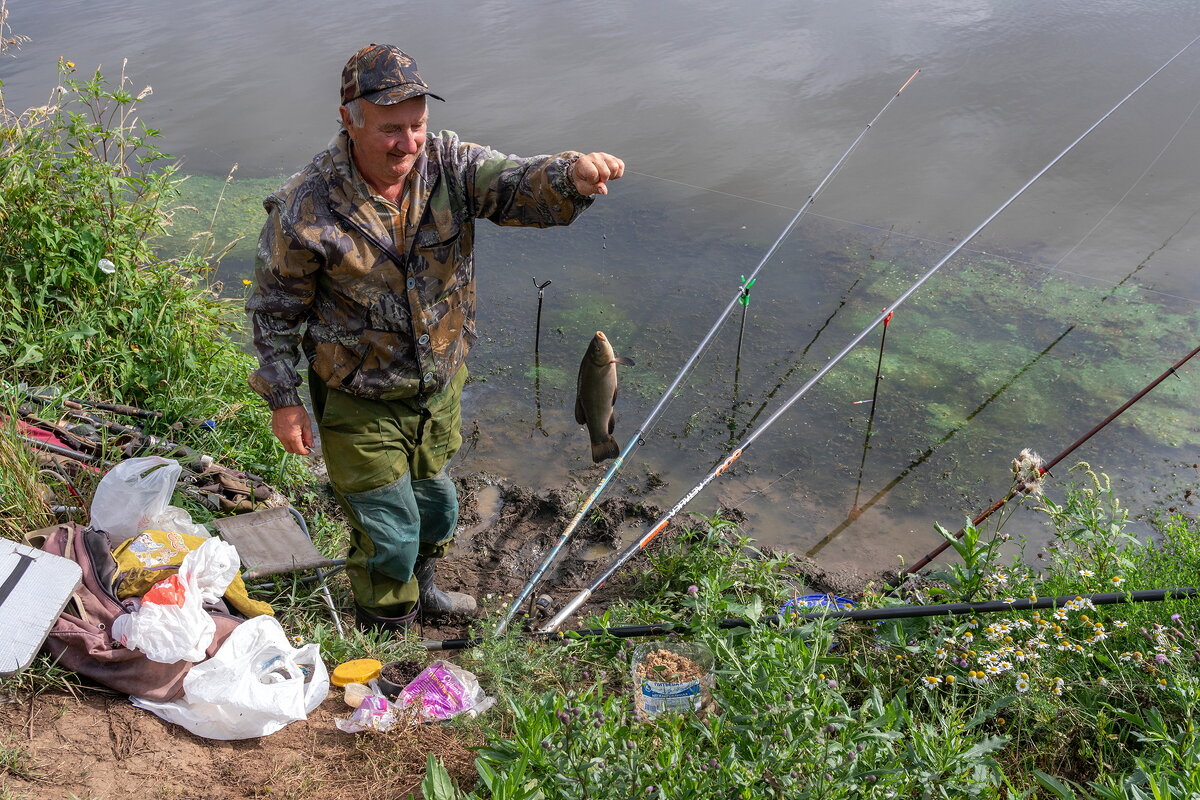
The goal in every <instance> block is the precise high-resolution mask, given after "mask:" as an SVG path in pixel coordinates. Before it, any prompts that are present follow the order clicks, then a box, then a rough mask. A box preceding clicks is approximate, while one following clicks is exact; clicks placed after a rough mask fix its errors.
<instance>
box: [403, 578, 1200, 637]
mask: <svg viewBox="0 0 1200 800" xmlns="http://www.w3.org/2000/svg"><path fill="white" fill-rule="evenodd" d="M1197 595H1200V589H1198V588H1195V587H1183V588H1178V589H1145V590H1139V591H1136V592H1099V593H1097V594H1090V595H1074V594H1065V595H1059V596H1057V597H1039V598H1037V599H1036V600H1032V599H1030V598H1021V599H1014V600H986V601H982V602H978V603H941V604H938V605H929V606H889V607H887V608H853V609H826V610H824V611H812V612H807V613H804V614H792V613H788V614H773V615H770V616H765V617H759V618H758V619H757V620H751V619H746V618H745V617H730V618H728V619H723V620H721V621H719V622H717V623H716V625H715V627H716V628H718V629H719V630H730V629H732V628H751V627H754V626H755V625H788V626H791V625H796V624H798V623H802V622H812V621H816V620H822V619H849V620H858V621H860V622H869V621H879V620H891V619H918V618H921V617H963V616H974V615H976V614H1002V613H1005V612H1008V613H1012V612H1014V611H1034V610H1039V609H1043V608H1054V609H1057V608H1061V607H1064V606H1067V605H1068V604H1069V603H1078V602H1079V601H1081V600H1085V601H1088V602H1090V603H1091V604H1092V605H1094V606H1107V605H1116V604H1124V603H1156V602H1163V601H1167V600H1187V599H1189V598H1193V597H1196V596H1197ZM694 631H695V625H694V624H693V623H689V622H659V623H649V624H644V625H615V626H612V627H608V628H581V629H579V630H574V631H560V632H548V631H531V632H528V633H526V634H525V635H526V636H528V637H529V638H531V639H535V640H542V641H567V640H568V639H577V638H585V637H592V636H612V637H616V638H618V639H633V638H636V637H640V636H666V635H669V634H672V633H688V632H694ZM481 642H483V637H480V636H476V637H473V638H463V639H445V640H443V641H438V640H436V639H426V640H425V641H423V642H421V646H422V647H424V648H425V649H426V650H465V649H467V648H470V647H474V646H476V645H478V644H480V643H481Z"/></svg>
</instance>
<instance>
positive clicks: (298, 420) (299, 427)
mask: <svg viewBox="0 0 1200 800" xmlns="http://www.w3.org/2000/svg"><path fill="white" fill-rule="evenodd" d="M271 433H273V434H275V438H276V439H278V440H279V442H280V444H282V445H283V449H284V450H287V451H288V452H289V453H295V454H296V455H298V456H306V455H308V454H309V453H310V452H312V446H313V435H312V421H311V420H310V419H309V418H308V411H306V410H305V408H304V406H284V407H283V408H277V409H275V410H274V411H272V412H271Z"/></svg>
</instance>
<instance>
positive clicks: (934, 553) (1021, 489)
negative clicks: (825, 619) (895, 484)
mask: <svg viewBox="0 0 1200 800" xmlns="http://www.w3.org/2000/svg"><path fill="white" fill-rule="evenodd" d="M1197 353H1200V347H1197V348H1195V349H1194V350H1192V351H1191V352H1190V353H1188V354H1187V355H1186V356H1184V357H1183V358H1181V359H1180V360H1179V361H1176V362H1175V364H1174V365H1173V366H1170V367H1168V368H1167V370H1166V371H1165V372H1164V373H1163V374H1161V375H1159V376H1158V377H1157V378H1155V379H1154V380H1153V381H1151V382H1150V383H1149V384H1148V385H1147V386H1145V387H1144V388H1143V389H1142V390H1141V391H1140V392H1138V393H1137V394H1135V395H1134V396H1133V397H1131V398H1129V399H1128V400H1126V401H1125V403H1124V404H1123V405H1122V406H1121V407H1120V408H1118V409H1117V410H1116V411H1114V412H1112V413H1111V414H1109V415H1108V416H1107V417H1105V418H1104V419H1103V420H1102V421H1101V422H1100V423H1098V424H1097V425H1095V426H1093V427H1092V429H1091V430H1089V431H1088V432H1087V433H1085V434H1084V435H1083V436H1080V437H1079V438H1078V439H1076V440H1075V441H1074V442H1072V443H1071V445H1070V446H1069V447H1067V449H1066V450H1063V451H1062V452H1061V453H1059V454H1058V455H1057V456H1055V457H1054V458H1052V459H1050V460H1049V461H1048V462H1046V463H1045V464H1043V465H1041V466H1038V467H1037V471H1038V473H1039V475H1047V474H1049V472H1050V470H1051V469H1053V468H1054V466H1055V465H1056V464H1058V463H1059V462H1060V461H1062V460H1063V459H1064V458H1066V457H1067V456H1069V455H1070V454H1071V453H1073V452H1074V451H1075V450H1076V449H1077V448H1079V447H1081V446H1082V445H1083V443H1084V442H1086V441H1087V440H1088V439H1091V438H1092V437H1093V436H1095V435H1096V434H1097V433H1099V432H1100V431H1101V430H1103V429H1104V427H1105V426H1106V425H1108V423H1110V422H1112V421H1113V420H1114V419H1116V418H1117V417H1119V416H1121V415H1122V414H1123V413H1125V411H1127V410H1128V409H1129V407H1130V406H1132V405H1133V404H1134V403H1136V402H1137V401H1138V400H1141V399H1142V398H1143V397H1145V396H1146V395H1147V394H1149V393H1150V392H1151V390H1153V389H1154V387H1155V386H1158V385H1159V384H1160V383H1162V382H1163V381H1165V380H1166V379H1167V378H1169V377H1170V376H1172V375H1175V374H1176V373H1177V372H1178V370H1179V368H1180V367H1182V366H1183V365H1184V364H1186V363H1187V362H1188V361H1190V360H1191V359H1192V358H1193V357H1194V356H1195V355H1196V354H1197ZM1027 491H1028V489H1027V488H1026V487H1025V485H1024V483H1021V482H1019V483H1018V484H1017V485H1015V486H1014V487H1013V488H1012V489H1010V490H1009V492H1008V494H1006V495H1005V496H1004V497H1002V498H1000V499H999V500H997V501H996V502H995V503H993V504H992V505H991V506H990V507H989V508H988V509H987V510H986V511H984V512H983V513H982V514H980V515H979V516H977V517H975V519H973V520H971V524H972V525H978V524H979V523H981V522H983V521H984V520H985V519H987V518H988V517H990V516H991V515H992V514H993V513H994V512H995V511H997V510H999V509H1000V508H1001V507H1002V506H1003V505H1004V504H1005V503H1007V502H1008V501H1009V500H1011V499H1013V498H1014V497H1016V496H1017V495H1018V494H1024V493H1026V492H1027ZM965 531H966V529H965V528H962V529H960V530H959V531H958V532H957V533H955V534H954V538H955V539H961V538H962V537H963V534H964V532H965ZM950 544H951V542H950V540H946V541H944V542H942V543H941V545H939V546H938V547H936V548H934V549H933V550H931V551H930V552H929V554H928V555H926V556H925V557H924V558H922V559H921V560H920V561H918V562H917V563H915V564H913V565H912V566H910V567H906V568H905V569H904V571H903V572H902V573H901V575H911V574H913V573H914V572H916V571H917V570H919V569H921V568H923V567H924V566H926V565H927V564H929V562H931V561H933V559H935V558H937V557H938V555H940V554H941V553H942V552H943V551H944V550H945V549H946V548H947V547H949V546H950Z"/></svg>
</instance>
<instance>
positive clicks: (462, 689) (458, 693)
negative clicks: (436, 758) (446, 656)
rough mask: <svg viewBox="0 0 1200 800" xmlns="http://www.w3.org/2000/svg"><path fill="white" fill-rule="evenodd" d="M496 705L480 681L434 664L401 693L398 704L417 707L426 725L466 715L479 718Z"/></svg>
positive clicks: (448, 665)
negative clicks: (430, 722) (426, 722)
mask: <svg viewBox="0 0 1200 800" xmlns="http://www.w3.org/2000/svg"><path fill="white" fill-rule="evenodd" d="M495 702H496V698H494V697H489V696H488V695H487V693H486V692H484V691H483V687H482V686H480V685H479V680H478V679H477V678H476V677H475V676H474V675H473V674H471V673H470V672H467V671H466V670H465V669H463V668H461V667H459V666H457V665H455V664H451V663H450V662H449V661H434V662H433V663H432V664H430V665H429V666H428V667H426V668H425V669H424V670H423V671H422V672H421V674H419V675H418V676H417V677H415V678H413V679H412V681H411V682H410V683H409V684H408V685H407V686H405V687H404V688H403V689H401V690H400V695H399V697H397V698H396V704H397V705H399V706H401V707H404V706H414V707H415V708H416V709H417V713H418V714H419V715H420V717H421V719H422V720H423V721H433V720H444V719H450V718H451V717H454V716H457V715H458V714H463V713H465V714H467V715H468V716H470V717H476V716H478V715H479V714H482V713H483V712H484V711H487V710H488V709H489V708H491V707H492V705H493V704H494V703H495Z"/></svg>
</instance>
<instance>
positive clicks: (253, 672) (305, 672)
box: [130, 617, 329, 741]
mask: <svg viewBox="0 0 1200 800" xmlns="http://www.w3.org/2000/svg"><path fill="white" fill-rule="evenodd" d="M328 693H329V672H328V670H327V669H326V667H325V663H324V662H323V661H321V653H320V648H319V647H318V646H317V645H316V644H315V643H310V644H306V645H304V646H302V647H299V648H295V647H292V646H291V643H290V642H289V640H288V637H287V634H286V633H285V632H284V630H283V626H281V625H280V624H279V622H278V620H276V619H275V618H274V617H255V618H254V619H250V620H246V621H245V622H243V623H242V624H241V625H239V626H237V627H236V628H235V629H234V630H233V632H232V633H230V634H229V638H228V639H226V640H225V643H224V644H223V645H221V648H220V649H219V650H217V652H216V654H215V655H213V657H212V658H210V659H209V660H208V661H205V662H203V663H200V664H197V665H195V666H194V667H192V668H191V669H190V670H189V671H188V674H187V676H186V677H185V678H184V679H183V697H182V698H181V699H179V700H174V701H171V702H155V701H153V700H146V699H144V698H140V697H133V698H130V700H131V702H132V703H133V704H134V705H135V706H137V707H138V708H144V709H146V710H147V711H150V712H153V713H154V714H156V715H158V716H159V717H161V718H162V719H165V720H166V721H168V722H173V723H175V724H176V725H180V726H182V727H184V728H186V729H187V730H189V731H190V732H192V733H194V734H195V735H197V736H203V737H204V738H206V739H220V740H224V741H229V740H233V739H252V738H255V737H258V736H267V735H269V734H272V733H274V732H275V731H277V730H279V729H281V728H283V727H284V726H285V725H288V724H290V723H292V722H295V721H297V720H301V719H307V718H308V715H309V714H310V713H312V711H313V709H315V708H316V707H317V706H319V705H320V704H321V702H322V701H324V699H325V697H326V695H327V694H328Z"/></svg>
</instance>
